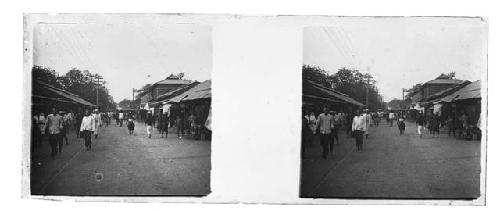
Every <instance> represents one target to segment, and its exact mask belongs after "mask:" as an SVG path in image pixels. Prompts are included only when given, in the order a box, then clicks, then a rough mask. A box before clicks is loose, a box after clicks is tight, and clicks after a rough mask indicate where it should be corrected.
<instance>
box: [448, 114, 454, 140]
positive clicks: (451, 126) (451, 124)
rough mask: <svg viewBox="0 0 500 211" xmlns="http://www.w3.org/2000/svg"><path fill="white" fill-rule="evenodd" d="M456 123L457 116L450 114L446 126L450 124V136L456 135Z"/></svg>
mask: <svg viewBox="0 0 500 211" xmlns="http://www.w3.org/2000/svg"><path fill="white" fill-rule="evenodd" d="M455 125H456V120H455V116H453V115H451V114H450V115H448V119H447V120H446V126H448V136H451V134H453V136H455Z"/></svg>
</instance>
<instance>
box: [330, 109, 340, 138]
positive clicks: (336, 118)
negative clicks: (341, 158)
mask: <svg viewBox="0 0 500 211" xmlns="http://www.w3.org/2000/svg"><path fill="white" fill-rule="evenodd" d="M332 118H333V119H332V138H333V139H332V141H333V143H335V142H336V143H337V144H338V143H339V129H340V126H341V119H340V113H337V112H335V111H334V112H333V116H332ZM332 145H333V144H332Z"/></svg>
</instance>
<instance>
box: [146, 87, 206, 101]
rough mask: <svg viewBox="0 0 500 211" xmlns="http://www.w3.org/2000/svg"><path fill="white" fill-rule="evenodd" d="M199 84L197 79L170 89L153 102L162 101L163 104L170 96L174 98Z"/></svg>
mask: <svg viewBox="0 0 500 211" xmlns="http://www.w3.org/2000/svg"><path fill="white" fill-rule="evenodd" d="M198 84H200V82H198V81H195V82H193V83H190V84H186V85H183V86H181V87H179V88H177V89H174V90H172V91H169V92H167V93H165V94H162V95H160V96H158V98H157V100H156V102H153V103H162V104H163V103H164V102H167V101H168V100H169V99H170V98H173V97H175V96H177V95H180V94H182V93H184V92H186V91H188V90H190V89H192V88H193V87H195V86H197V85H198ZM153 105H155V104H153Z"/></svg>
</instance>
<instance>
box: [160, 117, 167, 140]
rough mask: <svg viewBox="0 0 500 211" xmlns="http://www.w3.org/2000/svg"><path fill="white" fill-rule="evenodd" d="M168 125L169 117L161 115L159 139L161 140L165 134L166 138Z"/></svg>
mask: <svg viewBox="0 0 500 211" xmlns="http://www.w3.org/2000/svg"><path fill="white" fill-rule="evenodd" d="M168 123H169V117H168V113H164V114H162V119H161V123H160V124H161V131H160V133H161V137H162V138H163V133H165V138H167V136H168Z"/></svg>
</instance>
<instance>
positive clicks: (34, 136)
mask: <svg viewBox="0 0 500 211" xmlns="http://www.w3.org/2000/svg"><path fill="white" fill-rule="evenodd" d="M41 137H42V133H41V132H40V128H39V127H38V116H37V115H34V116H33V119H31V153H32V155H33V152H34V151H35V149H37V148H38V147H39V146H40V143H41V142H40V138H41Z"/></svg>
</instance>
